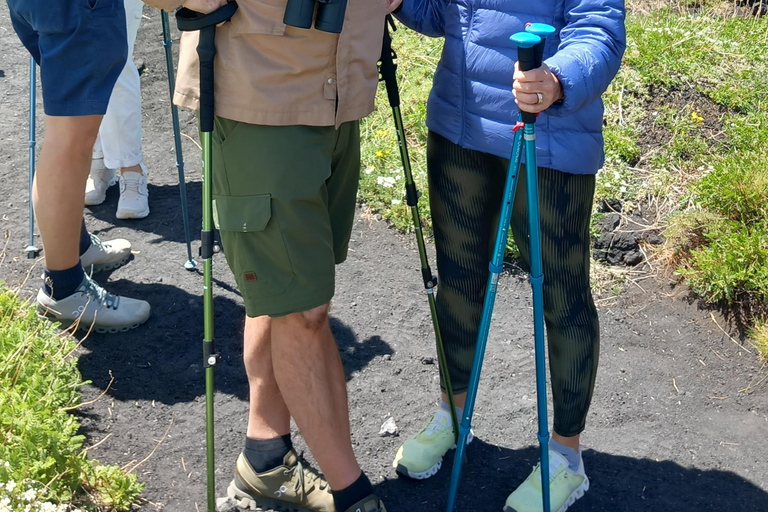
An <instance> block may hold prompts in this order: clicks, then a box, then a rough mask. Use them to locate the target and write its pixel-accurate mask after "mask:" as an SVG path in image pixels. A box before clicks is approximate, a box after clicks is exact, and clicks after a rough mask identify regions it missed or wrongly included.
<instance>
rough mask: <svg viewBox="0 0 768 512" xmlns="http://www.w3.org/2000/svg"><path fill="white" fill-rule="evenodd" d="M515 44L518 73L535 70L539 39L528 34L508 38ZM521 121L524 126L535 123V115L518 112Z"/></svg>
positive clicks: (523, 33)
mask: <svg viewBox="0 0 768 512" xmlns="http://www.w3.org/2000/svg"><path fill="white" fill-rule="evenodd" d="M509 39H510V40H511V41H512V42H513V43H515V44H517V61H518V64H519V67H520V71H530V70H532V69H536V68H537V67H538V66H537V65H536V49H535V46H536V45H537V44H539V43H541V38H540V37H539V36H537V35H535V34H532V33H530V32H518V33H517V34H514V35H512V37H510V38H509ZM520 115H521V117H522V120H523V122H524V123H526V124H531V123H535V122H536V114H535V113H532V112H524V111H522V110H521V111H520Z"/></svg>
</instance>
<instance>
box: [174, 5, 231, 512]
mask: <svg viewBox="0 0 768 512" xmlns="http://www.w3.org/2000/svg"><path fill="white" fill-rule="evenodd" d="M235 11H237V4H236V3H235V2H230V3H228V4H225V5H223V6H222V7H219V8H218V9H217V10H215V11H213V12H212V13H210V14H200V13H197V12H194V11H190V10H189V9H180V10H178V11H176V22H177V23H178V27H179V30H181V31H200V40H199V42H198V43H197V54H198V56H199V58H200V132H201V139H202V144H203V169H202V175H203V229H202V231H201V232H200V242H201V247H200V256H201V258H202V259H203V365H204V367H205V438H206V473H207V486H208V488H207V490H208V495H207V497H208V512H216V482H215V474H214V473H215V471H216V466H215V462H214V454H215V452H214V445H213V440H214V423H213V392H214V381H213V377H214V367H215V366H216V364H217V363H218V361H219V354H218V353H217V352H216V344H215V342H214V339H213V277H212V272H213V267H212V261H211V260H212V257H213V253H214V252H215V249H214V242H213V204H212V197H213V190H212V180H213V169H212V168H211V163H212V143H211V133H212V132H213V118H214V108H213V90H214V89H213V78H214V76H213V61H214V58H215V57H216V46H215V45H214V40H215V38H216V25H218V24H219V23H223V22H225V21H227V20H229V19H230V18H232V16H233V15H234V14H235Z"/></svg>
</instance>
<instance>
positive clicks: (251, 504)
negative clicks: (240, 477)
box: [227, 480, 312, 512]
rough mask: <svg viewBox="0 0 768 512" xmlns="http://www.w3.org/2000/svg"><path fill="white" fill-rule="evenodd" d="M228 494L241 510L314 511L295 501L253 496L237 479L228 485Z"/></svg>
mask: <svg viewBox="0 0 768 512" xmlns="http://www.w3.org/2000/svg"><path fill="white" fill-rule="evenodd" d="M227 496H229V497H230V498H232V499H233V500H235V501H236V502H237V508H238V509H240V510H258V511H263V510H270V509H271V510H278V511H280V512H312V511H311V510H309V509H306V508H304V507H302V506H300V505H296V504H294V503H288V502H285V501H282V500H276V499H274V498H267V497H265V496H259V497H256V496H252V495H250V494H248V493H246V492H244V491H242V490H241V489H240V488H239V487H237V485H235V481H234V480H232V482H230V484H229V487H227Z"/></svg>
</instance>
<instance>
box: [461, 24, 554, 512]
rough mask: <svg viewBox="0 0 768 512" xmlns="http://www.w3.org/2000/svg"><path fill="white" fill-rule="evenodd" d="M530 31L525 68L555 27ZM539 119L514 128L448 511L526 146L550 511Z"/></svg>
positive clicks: (522, 56)
mask: <svg viewBox="0 0 768 512" xmlns="http://www.w3.org/2000/svg"><path fill="white" fill-rule="evenodd" d="M526 30H527V31H526V32H520V33H517V34H514V35H513V36H512V37H510V40H511V41H512V42H514V43H515V44H516V45H517V49H518V61H519V66H520V69H521V70H522V71H528V70H531V69H535V68H537V67H539V66H541V63H542V59H543V55H544V39H545V38H546V37H547V36H548V35H551V34H553V33H554V31H555V29H554V28H553V27H550V26H549V25H543V24H533V25H529V26H527V28H526ZM537 34H540V35H537ZM536 117H537V114H533V113H530V112H520V116H519V122H518V123H517V125H515V127H514V128H513V131H514V133H515V136H514V141H513V143H512V154H511V156H510V161H509V170H508V172H507V180H506V183H505V187H504V196H503V197H504V200H503V203H502V207H501V215H500V217H499V226H498V229H497V232H496V239H495V244H494V250H493V258H492V260H491V262H490V264H489V276H488V284H487V286H486V294H485V300H484V304H483V314H482V317H481V321H480V329H479V331H478V336H477V346H476V349H475V358H474V361H473V364H472V372H471V374H470V380H469V388H468V390H467V401H466V404H465V406H464V415H463V417H462V422H461V426H460V427H459V441H458V444H457V450H456V457H455V459H454V462H453V470H452V472H451V481H450V485H449V489H448V505H447V509H446V510H447V512H453V510H454V508H455V504H456V494H457V492H458V486H459V481H460V479H461V470H462V463H463V454H464V453H463V452H464V450H465V448H466V438H467V436H468V435H469V432H470V430H471V426H472V413H473V412H474V407H475V399H476V398H477V390H478V386H479V384H480V373H481V371H482V365H483V359H484V357H485V349H486V345H487V343H488V333H489V331H490V325H491V318H492V316H493V306H494V303H495V301H496V293H497V290H498V282H499V276H500V274H501V271H502V270H503V263H504V253H505V249H506V244H507V237H508V234H509V224H510V220H511V218H512V209H513V205H514V199H515V193H516V191H517V181H518V176H519V170H520V162H521V158H522V152H523V146H524V145H525V149H526V179H527V181H526V183H527V194H528V203H529V210H528V221H529V224H530V236H531V243H530V245H531V249H530V251H531V274H530V276H529V279H530V282H531V287H532V292H533V306H534V312H533V316H534V348H535V354H536V394H537V406H538V407H537V408H538V423H539V433H538V438H539V443H540V453H541V460H542V462H543V461H547V463H546V464H544V463H542V465H541V469H542V471H541V475H542V502H543V510H544V511H547V512H549V511H550V495H549V464H548V461H549V456H548V455H549V430H548V428H547V425H548V420H547V390H546V359H545V353H544V350H545V347H544V308H543V286H542V282H543V276H542V272H541V267H542V265H541V259H542V258H541V242H540V235H539V209H538V204H539V201H538V189H537V180H536V177H537V169H538V168H537V164H536V127H535V124H536ZM520 128H523V130H522V131H521V130H520ZM507 512H514V511H507Z"/></svg>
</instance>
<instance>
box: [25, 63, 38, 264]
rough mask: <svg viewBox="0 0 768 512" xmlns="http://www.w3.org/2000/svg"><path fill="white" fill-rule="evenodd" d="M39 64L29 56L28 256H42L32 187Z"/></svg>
mask: <svg viewBox="0 0 768 512" xmlns="http://www.w3.org/2000/svg"><path fill="white" fill-rule="evenodd" d="M36 97H37V64H35V59H34V58H33V57H30V58H29V245H28V246H27V248H26V249H24V252H26V253H27V258H29V259H33V258H37V257H38V256H40V249H38V248H37V246H36V245H35V205H34V202H33V201H32V188H33V184H34V182H35V146H36V144H37V142H36V140H35V115H36V114H35V113H36V107H37V105H36V103H37V99H36Z"/></svg>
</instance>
